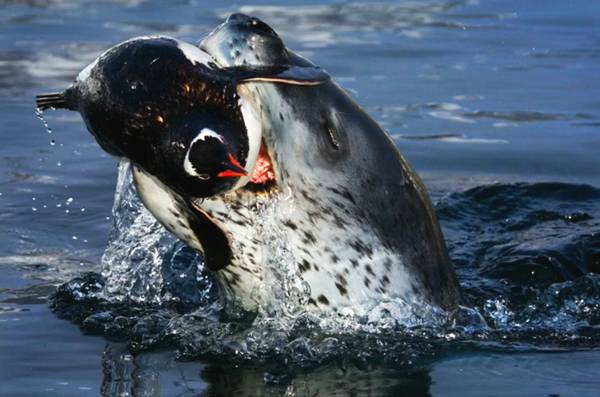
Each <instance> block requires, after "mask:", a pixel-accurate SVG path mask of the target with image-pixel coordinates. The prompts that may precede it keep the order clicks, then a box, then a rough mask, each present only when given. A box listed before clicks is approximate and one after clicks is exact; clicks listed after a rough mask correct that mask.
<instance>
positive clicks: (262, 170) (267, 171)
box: [250, 144, 275, 184]
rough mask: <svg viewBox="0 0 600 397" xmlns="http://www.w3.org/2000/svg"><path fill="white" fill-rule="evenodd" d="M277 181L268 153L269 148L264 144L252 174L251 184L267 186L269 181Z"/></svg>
mask: <svg viewBox="0 0 600 397" xmlns="http://www.w3.org/2000/svg"><path fill="white" fill-rule="evenodd" d="M274 180H275V173H274V172H273V165H272V164H271V158H270V157H269V153H268V152H267V148H266V147H265V145H264V144H262V145H261V146H260V152H259V153H258V159H257V160H256V165H255V166H254V171H253V172H252V179H250V182H251V183H256V184H265V183H267V182H269V181H274Z"/></svg>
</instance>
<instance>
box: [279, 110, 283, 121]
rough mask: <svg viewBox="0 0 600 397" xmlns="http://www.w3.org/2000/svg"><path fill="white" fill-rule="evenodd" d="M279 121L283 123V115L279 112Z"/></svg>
mask: <svg viewBox="0 0 600 397" xmlns="http://www.w3.org/2000/svg"><path fill="white" fill-rule="evenodd" d="M279 119H280V120H281V121H283V114H282V113H281V112H279Z"/></svg>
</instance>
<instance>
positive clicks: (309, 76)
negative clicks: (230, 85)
mask: <svg viewBox="0 0 600 397" xmlns="http://www.w3.org/2000/svg"><path fill="white" fill-rule="evenodd" d="M226 70H228V71H230V72H232V73H233V77H234V79H235V80H236V81H237V83H238V84H243V83H250V82H252V83H254V82H264V83H278V84H290V85H308V86H311V85H319V84H323V83H325V82H327V81H329V80H330V76H329V74H327V72H326V71H325V70H323V69H322V68H320V67H318V66H295V65H286V66H259V67H230V68H226Z"/></svg>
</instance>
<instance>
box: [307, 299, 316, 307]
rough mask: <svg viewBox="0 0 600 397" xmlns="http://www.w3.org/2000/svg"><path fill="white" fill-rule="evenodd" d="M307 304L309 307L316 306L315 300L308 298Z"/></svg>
mask: <svg viewBox="0 0 600 397" xmlns="http://www.w3.org/2000/svg"><path fill="white" fill-rule="evenodd" d="M308 304H309V305H313V306H317V302H315V300H314V299H313V298H308Z"/></svg>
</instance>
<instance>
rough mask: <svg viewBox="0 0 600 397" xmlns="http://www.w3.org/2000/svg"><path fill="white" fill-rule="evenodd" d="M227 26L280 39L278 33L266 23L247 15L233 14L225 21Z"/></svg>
mask: <svg viewBox="0 0 600 397" xmlns="http://www.w3.org/2000/svg"><path fill="white" fill-rule="evenodd" d="M225 23H226V24H231V25H235V26H237V27H240V28H246V29H251V30H254V31H255V32H256V33H261V34H266V35H269V36H272V37H278V36H277V33H275V31H274V30H273V29H272V28H271V27H270V26H269V25H267V24H266V23H264V22H263V21H261V20H260V19H258V18H255V17H251V16H249V15H246V14H241V13H236V14H231V15H230V16H229V18H227V20H226V21H225Z"/></svg>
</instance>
